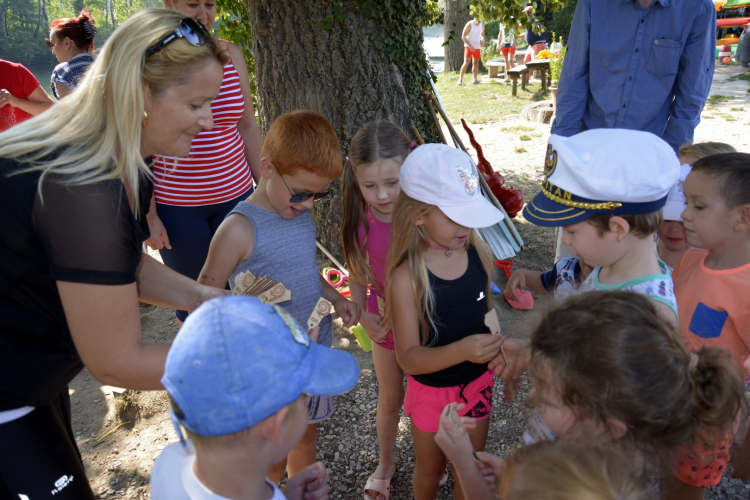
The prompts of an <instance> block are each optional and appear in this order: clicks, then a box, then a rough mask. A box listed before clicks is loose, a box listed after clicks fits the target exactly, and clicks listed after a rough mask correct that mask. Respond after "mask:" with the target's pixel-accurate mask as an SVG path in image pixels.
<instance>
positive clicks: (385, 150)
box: [341, 120, 413, 500]
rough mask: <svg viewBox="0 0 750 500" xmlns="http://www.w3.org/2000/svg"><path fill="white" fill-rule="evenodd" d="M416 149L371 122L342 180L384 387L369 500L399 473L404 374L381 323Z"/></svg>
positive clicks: (351, 247)
mask: <svg viewBox="0 0 750 500" xmlns="http://www.w3.org/2000/svg"><path fill="white" fill-rule="evenodd" d="M412 147H413V143H411V144H410V142H409V139H408V137H406V134H405V133H404V131H403V130H401V128H400V127H398V126H397V125H394V124H393V123H391V122H389V121H385V120H378V121H374V122H370V123H368V124H367V125H365V126H364V127H362V128H361V129H360V130H359V131H358V132H357V134H356V135H355V136H354V138H353V139H352V143H351V145H350V147H349V157H348V158H347V162H346V166H345V167H344V177H343V181H342V190H343V196H344V198H343V201H344V217H343V221H342V224H341V241H342V243H343V247H344V255H345V257H346V262H347V263H348V264H347V265H348V267H349V273H350V274H349V287H350V289H351V294H352V301H354V302H355V303H357V304H359V306H360V307H361V308H362V311H363V312H362V316H361V317H360V323H361V325H362V327H364V329H365V331H366V332H367V334H368V335H369V336H370V338H371V339H372V341H373V348H372V358H373V362H374V364H375V375H376V376H377V378H378V387H379V392H378V408H377V414H376V418H377V420H376V426H377V433H378V446H379V448H380V457H379V463H378V468H377V469H376V470H375V472H374V473H373V474H372V476H370V477H369V478H368V480H367V484H366V485H365V491H364V493H365V498H366V499H371V500H382V499H383V498H388V496H389V495H390V483H391V478H392V477H393V473H394V472H395V470H396V466H395V456H394V449H393V448H394V444H395V442H396V432H397V431H398V422H399V415H398V412H399V409H400V408H401V405H402V404H403V401H404V371H403V370H402V369H401V367H400V366H399V365H398V361H396V353H395V351H394V345H393V332H391V331H386V330H384V329H383V328H381V325H380V322H381V316H382V314H383V308H384V307H385V263H386V258H387V256H388V247H389V245H390V241H391V218H392V214H393V206H394V205H395V204H396V199H397V198H398V194H399V192H400V188H399V184H398V174H399V170H400V169H401V164H402V163H403V161H404V159H405V158H406V156H407V155H408V154H409V153H410V152H411V149H412ZM368 285H369V289H370V295H369V297H368V296H367V289H368Z"/></svg>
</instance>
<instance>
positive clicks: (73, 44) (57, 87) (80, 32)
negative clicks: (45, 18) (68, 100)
mask: <svg viewBox="0 0 750 500" xmlns="http://www.w3.org/2000/svg"><path fill="white" fill-rule="evenodd" d="M49 29H50V32H49V39H47V40H45V43H46V44H47V47H48V48H49V49H50V50H51V51H52V53H53V54H55V57H56V58H57V62H59V63H60V64H58V65H57V66H55V69H54V71H53V72H52V76H51V77H50V87H52V93H53V94H55V97H56V98H57V99H62V98H63V97H65V96H66V95H68V94H70V92H71V91H72V90H73V89H74V88H76V86H77V85H78V83H79V82H80V81H81V78H83V75H84V73H86V70H87V69H88V67H89V66H90V65H91V63H93V62H94V36H96V28H95V27H94V19H93V18H92V17H91V13H90V12H89V11H88V10H86V9H83V10H82V11H81V13H80V14H78V17H76V18H71V17H69V18H64V19H57V20H55V21H52V22H51V23H49Z"/></svg>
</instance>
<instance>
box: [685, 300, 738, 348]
mask: <svg viewBox="0 0 750 500" xmlns="http://www.w3.org/2000/svg"><path fill="white" fill-rule="evenodd" d="M728 316H729V315H728V314H727V313H726V311H717V310H716V309H711V308H710V307H708V306H707V305H706V304H704V303H703V302H698V307H696V308H695V312H694V313H693V317H692V319H691V320H690V328H689V329H690V331H691V332H693V333H694V334H696V335H697V336H699V337H700V338H702V339H715V338H717V337H718V336H720V335H721V330H722V329H723V328H724V323H726V321H727V317H728Z"/></svg>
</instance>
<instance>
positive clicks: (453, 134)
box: [430, 95, 469, 154]
mask: <svg viewBox="0 0 750 500" xmlns="http://www.w3.org/2000/svg"><path fill="white" fill-rule="evenodd" d="M430 97H432V99H433V100H434V101H435V104H436V106H437V109H438V111H439V112H440V116H442V117H443V120H444V121H445V125H446V126H447V127H448V131H450V133H451V137H453V140H454V141H456V144H458V147H459V148H460V149H461V150H462V151H463V152H464V153H466V154H468V153H469V151H468V150H467V149H466V146H464V143H463V142H462V141H461V138H460V137H459V136H458V133H457V132H456V129H455V128H453V125H452V124H451V122H450V120H449V119H448V115H447V114H445V110H444V109H443V107H442V106H441V105H440V103H439V102H438V100H437V97H435V96H434V95H431V96H430ZM446 144H447V143H446Z"/></svg>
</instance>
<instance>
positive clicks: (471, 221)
mask: <svg viewBox="0 0 750 500" xmlns="http://www.w3.org/2000/svg"><path fill="white" fill-rule="evenodd" d="M479 175H480V174H479V172H478V171H477V167H476V165H474V161H473V160H472V159H471V156H469V155H468V154H466V153H464V152H463V151H460V150H458V149H456V148H452V147H450V146H446V145H445V144H424V145H422V146H419V147H417V148H416V149H415V150H414V151H412V152H411V153H410V154H409V156H407V157H406V160H405V161H404V163H403V165H401V172H400V174H399V184H401V190H402V191H403V192H404V193H406V194H407V195H409V196H410V197H411V198H414V199H415V200H418V201H421V202H422V203H427V204H429V205H435V206H437V207H438V208H439V209H440V210H442V211H443V213H444V214H445V215H446V216H447V217H448V218H449V219H450V220H452V221H453V222H455V223H456V224H460V225H462V226H464V227H470V228H481V227H488V226H491V225H493V224H497V223H498V222H500V221H501V220H503V218H504V217H505V216H504V215H503V213H502V212H501V211H500V210H498V209H497V208H495V206H494V205H493V204H492V203H490V202H489V200H487V199H486V198H485V197H484V195H482V191H481V189H480V184H479Z"/></svg>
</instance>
